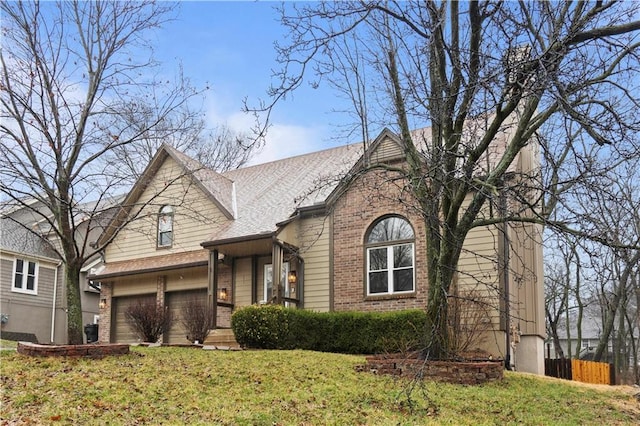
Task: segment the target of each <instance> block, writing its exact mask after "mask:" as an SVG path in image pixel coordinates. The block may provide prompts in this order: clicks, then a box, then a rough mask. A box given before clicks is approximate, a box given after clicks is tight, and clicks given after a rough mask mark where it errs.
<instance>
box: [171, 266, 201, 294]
mask: <svg viewBox="0 0 640 426" xmlns="http://www.w3.org/2000/svg"><path fill="white" fill-rule="evenodd" d="M208 279H209V278H208V271H207V267H206V266H202V267H198V268H190V269H181V270H178V271H175V272H174V271H171V272H168V273H167V281H166V282H167V287H166V291H178V290H193V289H198V288H207V286H208V282H209V281H208Z"/></svg>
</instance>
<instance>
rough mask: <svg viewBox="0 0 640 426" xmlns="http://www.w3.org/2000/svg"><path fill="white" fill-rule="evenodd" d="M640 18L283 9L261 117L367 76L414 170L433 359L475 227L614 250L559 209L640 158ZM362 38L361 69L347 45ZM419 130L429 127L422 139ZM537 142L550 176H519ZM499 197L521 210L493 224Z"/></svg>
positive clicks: (376, 109)
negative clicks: (285, 35) (561, 234)
mask: <svg viewBox="0 0 640 426" xmlns="http://www.w3.org/2000/svg"><path fill="white" fill-rule="evenodd" d="M637 16H638V5H637V4H633V3H625V2H617V1H611V2H579V3H571V2H561V3H560V2H555V3H548V2H534V1H531V2H528V1H522V2H518V3H516V2H493V1H481V2H470V3H459V2H426V3H423V2H414V1H408V2H396V1H390V2H375V1H374V2H370V1H356V2H321V3H319V4H318V3H313V4H302V5H299V4H294V5H287V4H285V5H284V6H283V8H282V19H281V20H282V23H283V24H284V25H285V26H287V27H288V28H289V31H290V32H289V35H290V38H289V42H288V43H287V44H285V45H282V46H278V53H279V59H280V61H281V63H282V64H283V68H282V70H281V72H280V73H278V74H276V76H275V77H276V84H274V86H273V87H272V88H271V90H270V94H271V96H272V98H271V100H270V102H268V103H265V104H262V105H261V106H260V107H259V108H254V109H253V110H254V111H256V112H257V113H265V112H266V115H263V117H265V119H266V120H267V124H268V119H269V112H270V110H271V108H272V107H273V106H274V105H275V104H277V103H278V101H279V100H280V99H282V98H283V97H284V96H286V95H287V94H288V93H290V92H291V91H294V90H295V89H296V88H297V87H299V86H300V85H301V84H302V83H303V82H304V81H305V78H306V77H309V76H310V75H312V76H313V77H314V78H315V79H316V80H314V83H315V84H319V83H321V82H322V79H323V78H324V79H331V78H333V79H336V80H339V79H340V78H344V76H347V77H348V78H351V77H353V73H354V72H355V71H358V73H359V74H358V76H364V75H366V76H367V77H368V81H367V84H365V86H366V87H367V88H369V90H370V92H369V93H368V96H367V97H366V99H364V100H361V99H356V100H354V104H355V105H356V106H357V107H358V108H359V109H358V113H359V115H360V118H361V119H363V120H364V125H369V124H370V122H369V121H368V120H367V117H373V116H375V117H377V119H380V118H385V119H386V122H387V123H390V124H393V125H394V127H395V129H396V131H397V133H398V134H399V135H400V138H401V140H402V143H403V146H404V151H405V152H404V153H405V156H406V159H407V164H406V167H403V168H398V169H395V170H394V172H397V173H400V174H401V175H402V176H404V178H405V180H406V182H407V189H408V191H409V192H410V193H411V194H412V195H413V197H414V198H415V199H416V200H417V202H418V204H419V208H420V211H421V213H422V216H423V217H424V221H425V229H426V230H427V231H426V235H425V237H426V242H427V259H426V261H427V265H428V288H429V290H428V302H427V307H426V309H427V313H428V317H429V319H430V323H431V324H430V326H429V330H428V332H429V334H430V335H431V344H430V347H429V348H428V350H427V353H428V354H429V356H432V357H436V358H446V357H447V356H448V355H449V354H450V351H451V347H452V344H451V342H452V338H451V335H450V331H449V329H448V327H447V320H448V317H449V314H448V303H447V297H448V295H449V293H450V290H451V286H452V283H453V282H454V278H455V275H456V273H457V264H458V260H459V258H460V255H461V252H462V250H463V243H464V241H465V238H466V236H467V234H468V233H469V231H470V230H471V229H473V228H474V227H477V226H486V225H492V224H499V223H503V222H514V221H519V222H522V223H527V222H529V223H537V224H545V225H547V226H554V227H556V228H558V229H562V230H563V231H565V232H567V231H570V230H571V231H572V232H575V233H576V234H578V235H580V236H582V237H588V238H593V239H595V240H598V241H600V242H603V243H609V242H610V241H608V240H607V239H606V236H603V235H593V234H590V233H589V232H588V230H585V229H575V230H573V229H572V228H571V225H572V224H575V223H577V222H578V221H579V218H578V217H577V216H575V215H570V214H568V215H567V216H565V217H562V218H561V219H560V220H554V219H555V218H554V216H553V213H554V211H555V210H556V209H557V208H558V206H569V207H570V201H569V199H568V198H567V196H566V194H567V191H569V190H570V189H573V190H574V191H578V190H579V189H584V188H585V187H586V186H587V185H586V183H587V182H588V181H589V179H591V180H592V179H597V178H598V177H600V176H603V175H606V174H607V173H608V172H609V171H610V170H611V169H612V168H614V167H615V166H617V165H619V164H620V163H622V162H624V161H626V160H628V159H629V158H633V157H634V156H636V155H638V152H639V151H638V144H637V139H634V138H637V133H636V132H637V131H638V127H639V126H638V123H640V120H639V119H638V110H639V109H638V93H640V91H639V90H638V87H637V85H638V78H637V77H638V72H639V70H640V66H639V65H638V53H639V46H640V40H639V33H638V31H639V30H640V21H638V20H637ZM354 43H355V44H356V45H357V46H359V47H360V48H359V49H358V50H357V52H358V56H357V58H358V61H354V60H353V58H354V57H353V56H346V55H344V53H345V52H347V53H348V52H355V51H354V50H353V49H345V48H341V47H344V46H346V45H349V46H352V45H353V44H354ZM341 55H342V56H341ZM339 58H341V59H342V60H340V59H339ZM335 70H339V71H338V72H336V71H335ZM365 71H366V72H365ZM341 76H342V77H341ZM351 81H358V79H357V78H352V80H351ZM371 92H373V93H371ZM351 93H360V92H358V91H353V92H351ZM362 101H364V102H366V107H367V108H366V109H364V108H362V107H360V105H361V102H362ZM249 109H251V108H249ZM364 111H366V117H365V116H363V114H362V113H363V112H364ZM357 125H361V126H363V123H362V122H360V123H357ZM422 126H430V129H429V131H428V132H413V131H412V130H413V129H415V128H419V127H422ZM363 128H367V127H365V126H363ZM365 133H367V132H365ZM533 143H537V144H538V145H539V147H540V149H541V151H542V157H543V160H544V163H543V167H542V169H541V170H540V169H535V168H534V169H532V170H530V171H529V172H528V173H527V174H524V175H520V176H514V174H513V170H514V164H515V162H517V161H520V158H521V155H520V154H521V153H522V152H523V150H524V149H525V148H527V147H528V146H530V145H531V144H533ZM377 167H380V165H378V166H377ZM389 168H391V167H390V166H389ZM499 196H505V197H508V198H509V200H511V201H510V202H509V206H510V207H511V208H509V209H504V210H502V212H501V214H498V215H493V216H486V215H483V214H482V212H483V209H486V208H487V206H489V205H492V204H493V205H498V198H499ZM566 211H567V212H572V211H571V209H570V208H567V209H566Z"/></svg>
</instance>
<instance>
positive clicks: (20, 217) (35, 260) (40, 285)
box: [0, 199, 100, 343]
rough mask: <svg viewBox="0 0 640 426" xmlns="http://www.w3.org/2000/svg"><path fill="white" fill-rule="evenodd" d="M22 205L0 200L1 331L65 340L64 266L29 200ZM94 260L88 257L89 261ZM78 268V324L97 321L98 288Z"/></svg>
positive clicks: (40, 208)
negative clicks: (81, 321)
mask: <svg viewBox="0 0 640 426" xmlns="http://www.w3.org/2000/svg"><path fill="white" fill-rule="evenodd" d="M27 203H28V205H29V206H28V207H15V206H13V207H10V206H8V205H5V206H4V208H2V211H1V212H0V315H1V318H2V328H1V330H0V332H1V334H3V335H5V336H7V337H15V338H18V339H31V338H32V336H35V338H36V339H37V341H38V342H39V343H67V342H68V336H67V314H66V312H67V309H66V306H67V303H66V296H65V294H66V287H65V280H64V265H63V263H62V261H61V259H60V257H59V256H58V255H57V253H56V251H55V249H54V246H55V243H56V241H55V238H53V237H52V235H50V232H49V228H48V225H46V221H43V220H42V216H41V215H40V214H37V213H35V212H34V210H35V211H38V212H46V211H47V210H46V209H45V207H44V206H42V205H40V204H39V203H38V202H37V201H36V200H35V199H34V200H29V201H27ZM98 262H100V258H99V256H97V255H96V256H94V258H93V259H92V261H91V262H88V263H87V266H89V265H94V266H95V265H96V264H97V263H98ZM88 272H89V269H87V267H85V268H84V269H83V272H82V273H81V278H80V279H81V281H80V283H81V288H80V290H81V291H80V297H81V303H82V319H83V324H89V323H95V322H97V320H98V313H99V310H98V301H99V298H100V290H99V287H97V286H91V285H90V282H89V281H88V280H87V279H86V276H87V274H88Z"/></svg>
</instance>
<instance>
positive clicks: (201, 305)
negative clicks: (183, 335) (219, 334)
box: [180, 297, 213, 343]
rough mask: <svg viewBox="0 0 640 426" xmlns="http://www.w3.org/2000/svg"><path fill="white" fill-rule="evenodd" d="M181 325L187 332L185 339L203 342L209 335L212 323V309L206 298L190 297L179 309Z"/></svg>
mask: <svg viewBox="0 0 640 426" xmlns="http://www.w3.org/2000/svg"><path fill="white" fill-rule="evenodd" d="M180 313H181V316H182V320H181V322H182V325H183V326H184V329H185V330H186V332H187V340H189V341H190V342H192V343H194V342H196V341H197V342H200V343H203V342H204V340H205V339H206V338H207V336H208V335H209V331H210V330H211V324H212V323H213V309H210V308H209V305H208V304H207V301H206V299H205V300H203V298H202V297H201V298H198V297H192V298H191V299H190V300H188V301H187V303H185V304H184V305H182V309H181V310H180Z"/></svg>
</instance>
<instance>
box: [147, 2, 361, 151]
mask: <svg viewBox="0 0 640 426" xmlns="http://www.w3.org/2000/svg"><path fill="white" fill-rule="evenodd" d="M279 4H280V3H277V2H252V1H229V2H219V1H191V2H183V3H181V5H180V10H179V11H178V16H177V19H176V20H175V21H173V22H170V23H168V24H166V25H165V26H164V27H163V28H162V29H161V30H160V31H158V33H157V43H156V42H155V40H154V44H155V56H156V58H157V59H158V60H160V61H161V62H162V63H163V69H164V70H165V71H166V72H172V71H173V70H177V68H178V65H179V63H182V65H183V67H184V74H185V75H186V76H187V77H189V78H190V79H191V81H192V83H194V84H195V85H197V86H204V85H205V84H206V83H209V84H210V85H211V90H210V91H209V93H208V95H207V99H206V102H205V107H206V110H207V118H208V122H209V124H210V125H216V124H226V125H228V126H230V127H231V128H232V129H234V130H239V131H243V130H247V129H248V128H249V127H250V126H251V124H252V118H251V117H250V116H248V115H246V114H244V113H242V112H241V108H242V100H243V99H244V98H245V97H246V98H248V99H249V100H250V101H252V102H254V103H255V102H257V101H258V99H260V98H262V99H266V98H267V94H266V91H267V89H268V87H269V84H270V82H271V74H272V70H273V69H276V68H278V67H279V65H278V63H277V62H276V52H275V50H274V47H273V43H274V42H275V41H276V40H281V41H282V40H284V37H285V35H286V29H285V28H283V27H282V26H281V25H280V23H279V22H278V14H277V12H276V11H275V10H274V7H276V6H278V5H279ZM340 101H341V100H340V99H336V93H334V92H332V91H331V89H330V88H328V87H320V88H319V89H312V88H311V87H309V85H308V84H305V85H304V87H302V88H301V89H300V90H298V91H297V92H296V93H294V96H293V97H292V98H291V99H287V100H286V101H285V102H282V103H281V104H279V105H278V106H277V107H276V110H275V115H274V117H273V124H274V125H273V127H272V128H271V129H270V132H269V135H268V137H267V144H266V146H265V147H264V148H263V149H262V151H261V152H259V153H258V154H257V155H256V156H255V157H254V159H253V160H252V163H258V162H265V161H270V160H273V159H277V158H283V157H289V156H292V155H297V154H301V153H306V152H311V151H316V150H319V149H323V148H327V147H331V146H336V145H338V144H343V143H347V142H357V141H354V140H346V139H343V138H342V139H336V138H335V135H336V133H337V132H339V129H337V128H336V126H335V124H336V123H340V122H344V121H347V120H349V118H348V117H345V115H344V114H342V115H341V114H338V113H332V109H335V108H336V106H337V102H340Z"/></svg>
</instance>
